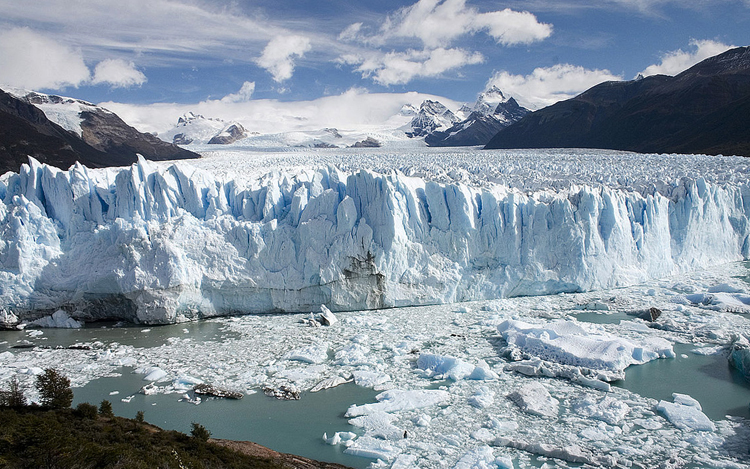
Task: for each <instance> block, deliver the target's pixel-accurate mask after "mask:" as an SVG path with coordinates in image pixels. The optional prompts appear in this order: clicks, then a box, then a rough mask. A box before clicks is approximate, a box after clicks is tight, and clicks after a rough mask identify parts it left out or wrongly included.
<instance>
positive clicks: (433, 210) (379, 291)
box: [0, 159, 750, 324]
mask: <svg viewBox="0 0 750 469" xmlns="http://www.w3.org/2000/svg"><path fill="white" fill-rule="evenodd" d="M240 176H241V175H240V174H239V173H229V174H226V175H225V177H223V178H220V177H218V176H215V175H214V173H211V172H208V171H204V170H201V169H196V168H195V167H193V166H190V165H188V164H185V163H176V164H172V165H167V164H155V163H151V162H148V161H145V160H143V159H140V160H139V161H138V162H137V163H136V164H134V165H132V166H130V167H125V168H110V169H104V170H90V169H88V168H86V167H84V166H82V165H79V164H76V165H75V166H73V167H71V168H70V169H69V170H67V171H62V170H58V169H56V168H53V167H51V166H47V165H43V164H40V163H38V162H37V161H35V160H33V159H30V162H29V164H28V165H24V166H23V167H22V168H21V170H20V172H19V173H17V174H15V173H6V174H5V175H3V176H2V177H0V200H2V203H0V231H1V232H2V241H0V309H5V310H7V311H8V312H9V313H12V314H15V315H16V316H18V318H19V320H20V321H31V320H35V319H38V318H39V317H42V316H47V315H49V314H50V313H51V312H54V311H56V310H58V309H64V310H66V311H75V318H74V319H77V320H98V319H124V320H129V321H132V322H138V323H145V324H161V323H175V322H180V321H185V320H190V319H196V318H203V317H211V316H217V315H228V314H238V313H257V312H302V311H308V312H309V311H313V310H315V309H319V308H320V305H322V304H324V305H326V306H327V308H328V309H330V310H331V311H344V310H348V311H352V310H363V309H377V308H386V307H401V306H410V305H429V304H445V303H453V302H461V301H470V300H481V299H495V298H503V297H515V296H526V295H544V294H555V293H560V292H579V291H588V290H593V289H600V288H613V287H621V286H627V285H633V284H637V283H641V282H645V281H648V280H651V279H654V278H661V277H664V276H667V275H670V274H674V273H678V272H682V271H688V270H693V269H697V268H701V267H705V266H709V265H713V264H718V263H722V262H729V261H737V260H743V259H747V258H748V257H750V237H749V235H750V222H749V221H748V213H749V212H750V203H748V200H750V183H747V182H739V181H730V182H721V181H718V182H713V183H709V182H707V181H705V180H703V179H697V180H693V179H688V178H686V179H683V180H681V181H679V182H675V183H674V184H673V185H671V186H665V185H663V184H660V185H658V186H657V185H654V186H652V189H651V190H650V191H649V190H647V189H642V190H641V191H636V190H628V189H627V188H616V187H609V186H606V185H599V186H597V185H595V184H591V185H575V184H573V185H570V186H569V187H567V188H560V189H550V188H547V189H535V190H522V189H518V188H512V187H509V186H505V185H501V184H495V183H491V182H490V181H485V182H484V183H482V184H479V185H475V184H473V183H469V182H461V181H452V182H438V181H435V180H432V179H429V178H427V177H426V176H425V177H409V176H406V175H404V174H403V173H401V172H398V171H392V170H391V171H384V172H377V171H374V170H371V169H352V170H342V169H339V168H337V167H333V166H329V167H324V168H318V169H312V168H310V167H307V168H295V169H290V170H288V171H277V170H274V171H272V172H270V173H267V174H263V175H252V176H250V177H248V178H247V180H244V179H242V178H241V177H240ZM707 227H710V229H706V228H707ZM6 315H7V313H6Z"/></svg>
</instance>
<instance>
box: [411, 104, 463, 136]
mask: <svg viewBox="0 0 750 469" xmlns="http://www.w3.org/2000/svg"><path fill="white" fill-rule="evenodd" d="M402 112H403V108H402ZM459 121H460V119H459V118H458V117H457V116H456V115H455V114H453V112H451V110H450V109H448V108H447V107H445V105H443V104H442V103H440V102H439V101H433V100H430V99H428V100H425V101H424V102H422V104H421V105H420V106H419V111H418V112H417V115H416V116H414V118H413V119H412V120H411V122H410V123H409V126H410V127H411V131H409V132H407V133H406V134H407V135H408V136H409V137H424V136H426V135H428V134H431V133H432V132H435V131H439V130H444V129H448V128H450V127H451V126H453V125H454V124H456V123H457V122H459Z"/></svg>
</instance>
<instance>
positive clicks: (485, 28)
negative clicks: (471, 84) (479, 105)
mask: <svg viewBox="0 0 750 469" xmlns="http://www.w3.org/2000/svg"><path fill="white" fill-rule="evenodd" d="M466 2H467V0H418V1H417V2H416V3H414V4H412V5H410V6H407V7H404V8H401V9H399V10H398V11H396V12H395V13H394V14H392V15H390V16H388V17H387V18H386V19H385V20H384V22H383V24H382V25H381V26H380V28H379V29H378V32H377V33H376V34H374V35H369V36H368V35H366V34H364V33H363V30H364V29H365V28H363V23H354V24H351V25H350V26H348V27H347V28H346V29H344V30H343V31H342V32H341V34H339V40H341V41H348V42H351V41H359V42H360V43H361V44H362V45H364V46H365V47H366V48H367V47H369V48H370V49H369V50H368V49H365V50H364V51H359V52H358V53H349V54H344V55H342V56H341V57H339V63H342V64H347V65H353V66H355V69H354V71H356V72H360V73H361V74H362V77H363V78H371V79H372V80H373V81H374V82H375V83H378V84H381V85H386V86H387V85H395V84H406V83H409V82H410V81H411V80H413V79H415V78H420V77H437V76H440V75H442V74H443V73H445V72H447V71H450V70H456V69H459V68H461V67H464V66H466V65H473V64H478V63H482V62H484V56H483V55H482V54H481V53H480V52H477V51H471V50H466V49H463V48H457V47H451V44H452V43H453V42H454V41H456V40H458V39H459V38H461V37H462V36H466V35H474V34H477V33H480V32H484V33H486V34H488V35H489V36H491V37H492V38H493V39H494V40H495V41H496V42H497V43H498V44H501V45H503V46H511V45H517V44H530V43H532V42H536V41H540V40H543V39H545V38H547V37H549V35H550V34H552V26H551V25H549V24H545V23H540V22H539V21H538V20H537V18H536V16H534V15H533V14H531V13H529V12H519V11H513V10H511V9H505V10H498V11H489V12H486V13H480V12H479V11H478V10H477V9H476V8H474V7H470V6H467V5H466ZM405 39H406V40H408V39H416V40H418V41H419V42H420V43H421V46H422V47H421V48H419V47H417V48H414V47H412V48H403V47H404V42H405V41H404V40H405ZM407 42H409V41H407ZM411 42H412V43H413V42H414V41H411ZM386 44H390V45H393V46H395V47H394V48H393V49H391V50H390V51H385V50H382V49H378V47H383V46H385V45H386ZM372 47H375V48H374V49H373V48H372Z"/></svg>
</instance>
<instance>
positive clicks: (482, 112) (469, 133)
mask: <svg viewBox="0 0 750 469" xmlns="http://www.w3.org/2000/svg"><path fill="white" fill-rule="evenodd" d="M461 109H462V110H463V112H466V110H469V109H470V113H469V114H468V117H466V119H464V120H463V121H461V122H457V123H455V124H454V125H453V126H451V127H450V128H448V129H446V130H443V131H434V132H431V133H430V134H428V135H427V136H425V142H426V143H427V144H428V145H429V146H432V147H455V146H468V145H485V144H486V143H487V142H489V141H490V140H491V139H492V137H493V136H494V135H495V134H497V132H499V131H500V130H502V129H504V128H505V127H507V126H509V125H511V124H513V123H514V122H516V121H518V120H520V119H521V118H522V117H524V116H525V115H526V114H528V113H529V112H530V111H529V110H528V109H526V108H525V107H521V106H520V105H519V104H518V103H517V102H516V100H515V99H513V98H506V97H505V95H504V94H503V92H502V91H500V89H499V88H497V87H496V86H493V87H491V88H490V89H489V90H487V91H485V92H484V93H482V94H480V95H479V98H477V101H476V103H475V104H474V106H473V107H472V108H469V107H468V106H464V107H462V108H461ZM460 113H461V110H459V114H460Z"/></svg>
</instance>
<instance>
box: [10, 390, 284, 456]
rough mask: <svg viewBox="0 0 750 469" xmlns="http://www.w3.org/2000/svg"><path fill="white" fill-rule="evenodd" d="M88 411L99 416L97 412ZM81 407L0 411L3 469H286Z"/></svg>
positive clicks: (172, 432)
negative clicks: (140, 429)
mask: <svg viewBox="0 0 750 469" xmlns="http://www.w3.org/2000/svg"><path fill="white" fill-rule="evenodd" d="M86 405H87V406H90V407H91V408H93V409H94V411H95V412H96V406H94V405H92V404H86ZM82 406H84V405H83V404H80V405H79V406H78V407H77V408H76V410H72V409H57V410H48V409H45V408H41V407H23V408H20V409H9V408H0V422H1V424H0V467H3V468H5V467H7V468H32V467H33V468H37V467H47V468H59V469H73V468H77V469H95V468H96V469H98V468H103V469H109V468H112V469H114V468H133V469H141V468H143V469H146V468H149V469H150V468H169V467H177V461H179V462H180V463H181V464H182V465H183V467H190V468H195V469H198V468H212V469H223V468H227V469H233V468H267V469H277V468H279V469H280V468H282V467H286V466H284V465H283V463H281V462H276V461H272V460H269V459H263V458H258V457H253V456H248V455H245V454H241V453H238V452H235V451H232V450H230V449H228V448H225V447H222V446H219V445H215V444H213V443H207V442H200V444H196V441H197V440H196V439H195V438H190V437H188V436H187V435H185V434H184V433H179V432H174V431H163V430H161V429H159V428H157V427H154V426H151V425H148V424H139V423H136V422H135V421H133V420H128V419H124V418H121V417H114V418H111V419H99V418H94V419H91V418H86V417H84V416H83V413H85V412H90V411H89V410H86V411H84V412H79V410H81V409H82ZM83 408H86V407H85V406H84V407H83ZM94 415H96V414H94ZM135 427H138V428H143V431H133V429H134V428H135Z"/></svg>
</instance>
